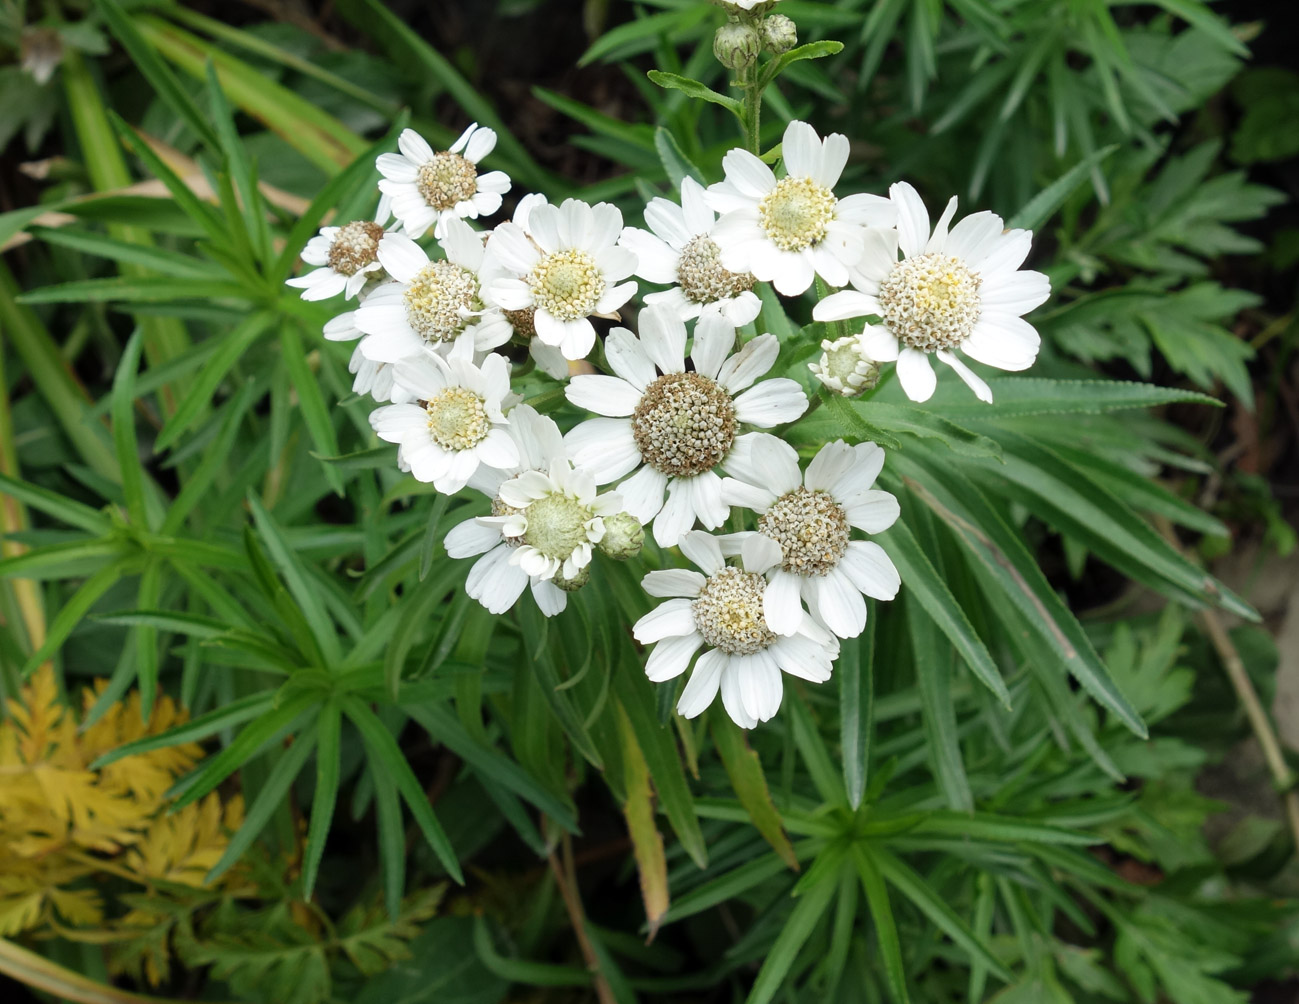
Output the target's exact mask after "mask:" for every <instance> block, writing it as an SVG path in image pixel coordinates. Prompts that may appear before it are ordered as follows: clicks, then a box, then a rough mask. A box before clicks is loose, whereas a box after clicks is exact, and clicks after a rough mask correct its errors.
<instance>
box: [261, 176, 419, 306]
mask: <svg viewBox="0 0 1299 1004" xmlns="http://www.w3.org/2000/svg"><path fill="white" fill-rule="evenodd" d="M387 218H388V203H387V200H386V199H383V200H381V201H380V203H379V212H378V214H376V219H375V220H372V221H371V220H355V221H353V222H352V223H348V224H346V225H345V226H341V227H321V228H320V233H318V234H317V235H316V236H315V237H313V238H311V240H309V241H307V246H306V247H305V248H303V249H302V260H303V261H304V262H306V263H307V264H308V265H315V266H317V267H316V268H315V269H313V270H312V271H310V272H308V273H307V274H306V275H300V276H297V277H296V278H293V279H289V280H287V281H286V285H289V286H293V287H294V288H295V289H300V290H302V298H303V299H304V300H328V299H329V298H330V297H331V296H336V295H337V294H339V293H342V294H343V298H344V299H345V300H350V299H352V297H354V296H356V295H358V294H359V293H360V292H361V290H362V289H364V288H365V284H366V283H367V282H370V281H371V280H373V279H379V278H382V276H383V265H382V263H381V262H380V261H379V251H380V249H381V248H383V247H384V246H385V245H387V244H388V243H389V242H390V241H392V239H393V237H394V235H393V234H390V233H388V232H386V231H385V230H384V228H383V224H384V222H385V221H386V220H387Z"/></svg>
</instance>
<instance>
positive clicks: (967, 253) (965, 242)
mask: <svg viewBox="0 0 1299 1004" xmlns="http://www.w3.org/2000/svg"><path fill="white" fill-rule="evenodd" d="M1005 226H1006V225H1005V223H1004V222H1002V219H1001V217H1000V216H998V215H997V214H996V213H989V212H986V211H985V212H982V213H974V214H973V215H972V216H967V217H966V218H965V219H963V220H961V222H960V223H958V224H956V226H954V227H952V230H951V233H949V234H948V235H947V240H945V241H944V242H943V253H944V254H949V255H954V256H956V257H957V258H963V259H964V260H965V263H966V264H967V265H969V266H970V268H972V269H974V270H975V271H978V269H979V266H980V265H982V264H983V261H984V259H985V258H987V257H988V256H989V255H990V254H992V252H993V251H995V250H996V249H997V245H998V244H999V243H1000V238H1001V234H1002V231H1003V230H1004V229H1005Z"/></svg>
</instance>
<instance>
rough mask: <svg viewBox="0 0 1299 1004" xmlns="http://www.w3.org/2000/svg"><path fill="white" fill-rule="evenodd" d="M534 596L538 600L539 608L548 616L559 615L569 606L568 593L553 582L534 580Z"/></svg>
mask: <svg viewBox="0 0 1299 1004" xmlns="http://www.w3.org/2000/svg"><path fill="white" fill-rule="evenodd" d="M532 598H533V599H534V600H536V601H537V606H538V608H540V610H541V612H542V613H543V614H545V615H546V616H547V617H557V616H559V615H560V614H562V613H563V612H564V608H565V607H566V606H568V593H566V592H564V590H562V589H560V588H559V587H558V586H556V585H555V584H554V583H553V582H545V581H543V580H541V579H533V580H532Z"/></svg>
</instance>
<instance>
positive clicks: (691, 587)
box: [641, 568, 707, 599]
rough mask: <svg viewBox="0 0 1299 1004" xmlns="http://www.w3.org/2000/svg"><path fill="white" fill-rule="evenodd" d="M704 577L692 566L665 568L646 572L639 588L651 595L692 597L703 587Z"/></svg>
mask: <svg viewBox="0 0 1299 1004" xmlns="http://www.w3.org/2000/svg"><path fill="white" fill-rule="evenodd" d="M705 581H707V580H705V578H704V577H703V576H702V575H700V574H699V573H698V572H696V571H695V570H694V569H692V568H665V569H663V570H662V571H656V572H646V573H645V577H644V578H643V579H641V588H642V589H644V590H645V592H647V593H649V595H651V596H686V597H690V598H692V599H693V598H694V597H696V596H698V595H699V590H701V589H702V588H703V587H704V582H705Z"/></svg>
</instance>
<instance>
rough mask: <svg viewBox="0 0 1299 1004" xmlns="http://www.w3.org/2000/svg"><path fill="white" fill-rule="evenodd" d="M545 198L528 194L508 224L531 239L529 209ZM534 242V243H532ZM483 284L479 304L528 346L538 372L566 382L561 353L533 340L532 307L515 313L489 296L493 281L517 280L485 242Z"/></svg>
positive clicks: (535, 193)
mask: <svg viewBox="0 0 1299 1004" xmlns="http://www.w3.org/2000/svg"><path fill="white" fill-rule="evenodd" d="M546 204H547V202H546V197H545V196H544V195H542V194H541V193H540V192H532V193H531V194H529V195H525V196H524V197H523V198H521V199H520V200H519V204H518V205H517V206H515V207H514V216H513V217H512V222H514V223H515V224H517V225H518V227H519V228H520V229H521V230H522V231H523V232H524V233H525V234H527V235H528V237H529V238H531V237H532V227H531V225H530V223H529V220H530V219H531V216H532V210H534V209H535V208H536V207H537V206H544V205H546ZM534 243H535V242H534ZM480 278H481V279H482V284H483V303H485V304H487V306H489V307H494V308H496V309H497V310H498V311H500V314H501V316H502V317H504V318H505V320H506V321H507V322H508V323H509V325H510V328H511V329H512V330H513V332H514V334H515V335H517V336H518V337H519V338H520V339H522V340H523V341H525V342H527V343H528V352H529V353H530V354H531V355H532V359H533V361H534V362H535V363H536V364H537V365H538V366H539V367H540V368H541V370H542V372H544V373H548V374H549V375H550V376H552V377H554V378H555V379H556V380H567V379H568V360H567V359H565V358H564V353H562V352H560V351H559V349H558V348H556V347H555V346H553V345H547V344H546V343H545V342H543V341H542V340H541V339H540V338H536V337H534V336H535V335H536V334H537V324H536V313H537V310H536V307H523V308H521V309H519V310H506V309H505V308H504V307H502V306H501V305H500V304H499V303H497V302H496V300H495V299H494V298H493V297H492V283H493V282H494V281H495V280H497V279H512V278H517V276H515V275H514V273H512V272H511V271H510V270H509V269H507V268H506V267H505V266H504V265H502V264H501V263H500V262H499V261H498V260H497V258H496V255H495V254H493V253H492V243H491V241H490V240H488V242H487V254H486V257H485V259H484V261H483V270H482V272H481V273H480Z"/></svg>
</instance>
